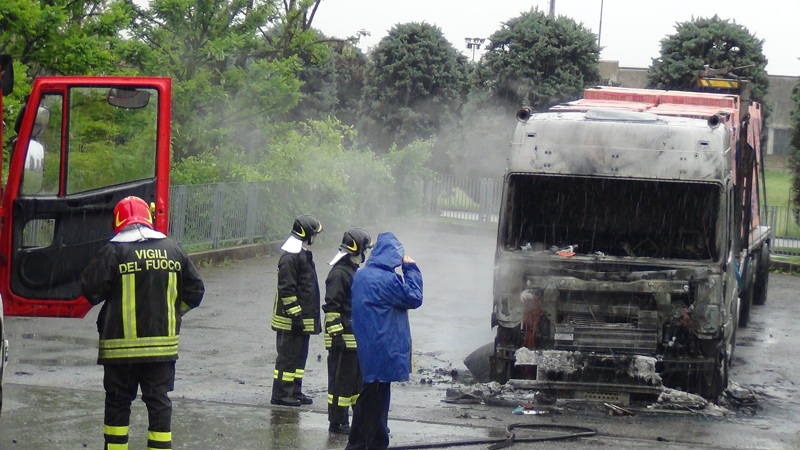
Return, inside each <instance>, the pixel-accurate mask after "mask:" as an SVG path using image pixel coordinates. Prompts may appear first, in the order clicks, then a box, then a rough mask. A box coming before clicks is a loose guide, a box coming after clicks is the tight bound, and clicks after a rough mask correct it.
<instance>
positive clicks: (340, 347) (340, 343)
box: [331, 334, 347, 352]
mask: <svg viewBox="0 0 800 450" xmlns="http://www.w3.org/2000/svg"><path fill="white" fill-rule="evenodd" d="M346 347H347V346H346V345H345V343H344V338H343V337H342V335H341V334H336V335H333V336H331V350H334V351H336V352H341V351H344V349H345V348H346Z"/></svg>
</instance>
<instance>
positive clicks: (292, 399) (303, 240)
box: [270, 214, 322, 406]
mask: <svg viewBox="0 0 800 450" xmlns="http://www.w3.org/2000/svg"><path fill="white" fill-rule="evenodd" d="M320 232H322V224H321V223H320V222H319V220H317V219H316V217H314V216H311V215H308V214H304V215H301V216H297V217H296V218H295V219H294V223H293V224H292V232H291V234H290V235H289V238H288V239H287V240H286V242H285V243H284V244H283V246H282V247H281V250H282V253H281V257H280V260H278V292H277V293H276V294H275V304H274V307H273V310H272V329H273V330H275V331H276V332H277V344H276V347H277V350H278V357H277V358H276V359H275V373H274V375H273V380H272V399H271V400H270V403H272V404H273V405H283V406H300V405H310V404H311V403H313V400H312V399H311V397H309V396H307V395H305V394H304V393H303V390H302V387H303V372H304V371H305V367H306V359H307V358H308V343H309V340H310V336H311V335H312V334H319V333H320V331H321V324H320V320H319V316H320V313H319V310H320V293H319V282H318V281H317V270H316V268H315V267H314V258H313V256H312V254H311V251H309V250H308V249H307V247H308V246H310V245H311V244H313V243H314V236H316V235H317V234H319V233H320Z"/></svg>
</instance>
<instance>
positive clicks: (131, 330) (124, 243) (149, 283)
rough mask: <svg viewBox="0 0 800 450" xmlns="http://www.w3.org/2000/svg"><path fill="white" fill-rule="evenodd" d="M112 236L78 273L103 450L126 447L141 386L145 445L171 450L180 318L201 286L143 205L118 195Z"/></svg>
mask: <svg viewBox="0 0 800 450" xmlns="http://www.w3.org/2000/svg"><path fill="white" fill-rule="evenodd" d="M113 225H114V236H113V237H112V238H111V241H110V242H109V243H108V244H106V245H105V246H104V247H103V248H102V249H101V250H100V253H99V254H98V255H97V256H96V257H95V258H94V259H93V260H92V261H91V262H90V263H89V265H88V266H87V267H86V269H84V271H83V273H82V274H81V290H82V293H83V295H84V296H85V297H86V299H87V300H89V302H90V303H92V304H93V305H97V304H99V303H101V302H103V307H102V309H101V310H100V314H99V316H98V318H97V331H98V332H99V334H100V345H99V355H98V358H97V363H98V364H101V365H102V366H103V369H104V370H103V371H104V375H103V388H104V389H105V392H106V399H105V416H104V421H103V422H104V430H103V434H104V437H105V448H106V449H107V450H127V448H128V427H129V424H130V415H131V403H132V401H133V400H134V399H135V398H136V395H137V393H138V391H139V389H140V388H141V392H142V401H143V402H144V403H145V405H146V406H147V412H148V417H149V427H148V434H147V448H153V449H156V448H157V449H171V448H172V432H171V419H172V401H171V400H170V398H169V395H168V393H169V392H170V391H172V390H173V386H174V382H175V361H176V360H177V359H178V335H179V333H180V328H181V320H182V317H183V315H184V314H186V313H187V312H188V311H189V310H191V309H193V308H196V307H197V306H199V305H200V302H201V300H202V299H203V294H204V293H205V287H204V286H203V281H202V280H201V279H200V275H199V274H198V273H197V269H195V267H194V265H193V264H192V262H191V260H189V257H188V255H187V254H186V252H185V251H184V250H183V249H181V248H180V247H179V246H178V244H177V243H175V242H174V241H173V240H171V239H170V238H168V237H167V236H165V235H164V234H163V233H161V232H159V231H156V230H154V229H153V219H152V215H151V212H150V207H149V206H148V205H147V203H145V201H144V200H142V199H141V198H138V197H125V198H123V199H122V200H120V201H119V203H117V205H116V207H115V208H114V217H113Z"/></svg>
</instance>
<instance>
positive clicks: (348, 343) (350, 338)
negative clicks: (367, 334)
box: [342, 334, 357, 348]
mask: <svg viewBox="0 0 800 450" xmlns="http://www.w3.org/2000/svg"><path fill="white" fill-rule="evenodd" d="M342 338H344V346H345V347H347V348H357V345H356V337H355V336H354V335H352V334H343V335H342Z"/></svg>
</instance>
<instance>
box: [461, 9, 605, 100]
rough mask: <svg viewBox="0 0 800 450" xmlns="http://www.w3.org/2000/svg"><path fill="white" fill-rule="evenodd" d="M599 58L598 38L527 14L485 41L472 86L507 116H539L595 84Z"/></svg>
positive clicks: (565, 22) (568, 22)
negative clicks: (524, 110)
mask: <svg viewBox="0 0 800 450" xmlns="http://www.w3.org/2000/svg"><path fill="white" fill-rule="evenodd" d="M599 53H600V48H599V47H598V46H597V37H596V36H595V35H594V34H593V33H592V32H591V31H590V30H589V29H587V28H585V27H584V26H583V25H582V24H578V23H576V22H575V21H574V20H573V19H570V18H568V17H565V16H559V17H557V18H550V17H548V16H547V15H546V14H544V13H543V12H541V11H539V10H538V8H537V9H532V10H530V11H528V12H525V13H523V14H522V15H520V16H519V17H516V18H513V19H511V20H509V21H508V22H505V23H504V24H503V25H502V27H501V28H500V29H499V30H498V31H496V32H495V33H494V34H492V35H491V36H490V37H489V45H488V46H487V47H486V53H485V54H484V56H483V58H482V60H481V62H480V64H479V65H478V67H477V73H476V75H477V83H478V86H479V88H480V89H488V90H490V91H491V92H492V93H493V96H494V97H495V99H496V100H497V101H499V103H501V104H505V105H507V107H508V108H509V109H510V110H514V111H515V110H516V109H518V108H519V107H521V106H530V107H532V108H533V109H534V110H543V109H545V108H547V107H548V106H550V105H552V104H555V103H559V102H562V101H564V100H567V99H572V98H576V97H578V96H579V95H580V93H581V92H582V91H583V89H584V88H585V87H586V86H587V85H590V84H593V83H595V82H596V81H597V80H598V79H599V74H598V72H597V61H598V58H599Z"/></svg>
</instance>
